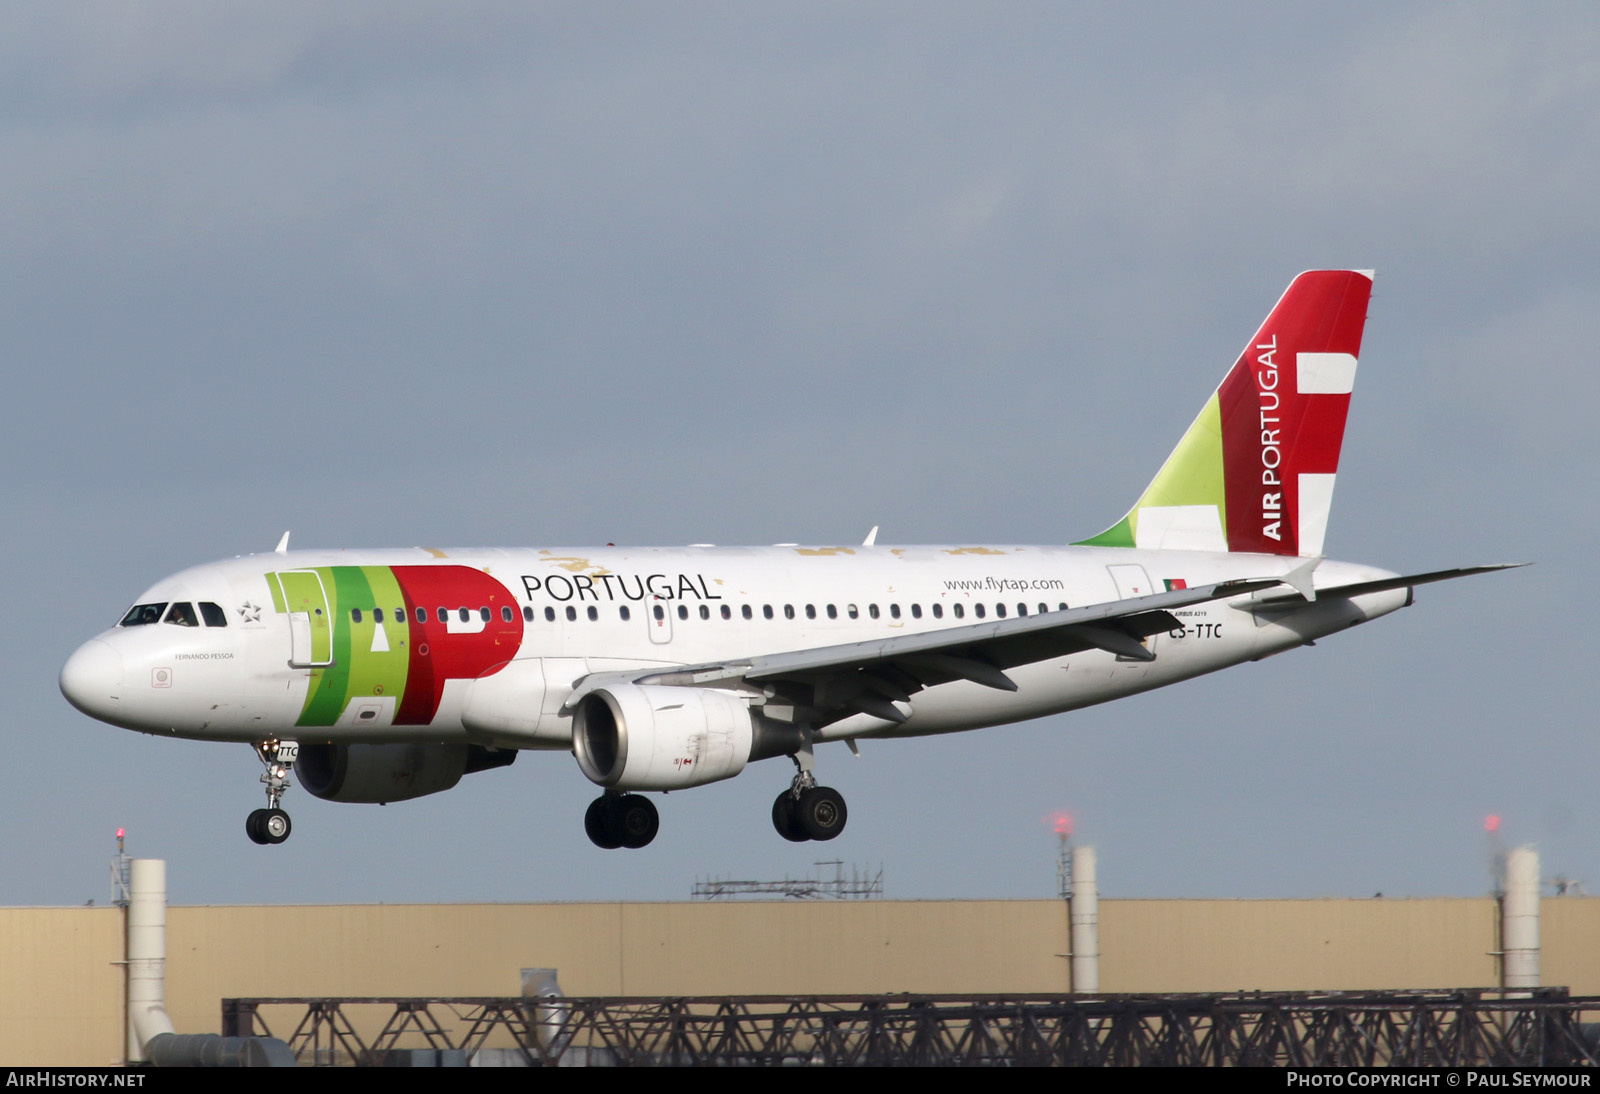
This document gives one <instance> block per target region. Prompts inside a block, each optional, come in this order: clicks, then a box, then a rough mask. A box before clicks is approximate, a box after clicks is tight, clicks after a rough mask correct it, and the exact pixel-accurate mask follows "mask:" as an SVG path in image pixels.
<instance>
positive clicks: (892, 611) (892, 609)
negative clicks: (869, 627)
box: [889, 604, 900, 619]
mask: <svg viewBox="0 0 1600 1094" xmlns="http://www.w3.org/2000/svg"><path fill="white" fill-rule="evenodd" d="M889 618H890V619H899V618H900V605H898V604H890V605H889Z"/></svg>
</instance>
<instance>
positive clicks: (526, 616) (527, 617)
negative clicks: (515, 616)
mask: <svg viewBox="0 0 1600 1094" xmlns="http://www.w3.org/2000/svg"><path fill="white" fill-rule="evenodd" d="M522 621H523V622H524V623H532V622H533V609H532V608H530V607H528V606H526V605H524V606H523V608H522Z"/></svg>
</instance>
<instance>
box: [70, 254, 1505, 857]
mask: <svg viewBox="0 0 1600 1094" xmlns="http://www.w3.org/2000/svg"><path fill="white" fill-rule="evenodd" d="M1371 290H1372V273H1371V271H1364V270H1317V271H1311V272H1307V273H1303V274H1301V275H1299V276H1298V277H1296V278H1295V279H1294V280H1293V282H1291V284H1290V285H1289V287H1288V289H1287V290H1286V291H1285V292H1284V294H1283V296H1282V297H1281V298H1280V299H1279V301H1278V303H1277V305H1276V306H1275V307H1274V308H1273V309H1272V311H1271V313H1270V314H1269V315H1268V316H1267V319H1266V321H1265V322H1264V323H1263V324H1262V325H1261V327H1260V329H1259V330H1258V331H1257V332H1256V334H1255V336H1254V337H1253V338H1252V339H1251V340H1250V341H1249V343H1248V344H1247V345H1246V347H1245V349H1244V351H1243V352H1242V353H1241V354H1240V356H1239V357H1238V359H1237V360H1236V362H1235V363H1234V364H1233V366H1232V368H1231V369H1230V370H1229V371H1228V373H1227V375H1226V377H1225V378H1224V379H1223V381H1222V384H1221V386H1220V387H1218V388H1217V389H1216V391H1215V392H1214V393H1213V394H1212V395H1211V397H1210V398H1209V399H1208V400H1207V401H1206V403H1205V404H1204V406H1203V407H1202V408H1201V410H1200V414H1199V416H1198V417H1197V418H1196V419H1195V420H1194V422H1193V424H1192V425H1190V426H1189V428H1188V430H1187V431H1186V432H1185V433H1184V434H1183V436H1182V438H1181V439H1180V440H1179V442H1178V445H1177V447H1176V448H1175V449H1174V450H1173V452H1172V454H1171V455H1170V456H1169V457H1168V458H1167V461H1166V462H1165V464H1163V465H1162V467H1161V469H1160V470H1159V472H1158V473H1157V474H1156V477H1155V479H1154V480H1153V481H1152V482H1151V483H1150V485H1149V486H1148V487H1147V488H1146V490H1145V491H1144V493H1143V494H1142V495H1141V496H1140V497H1139V499H1138V501H1137V502H1135V503H1134V505H1133V507H1132V508H1131V509H1129V510H1128V512H1127V514H1126V515H1125V516H1124V517H1123V518H1122V519H1121V520H1120V521H1118V522H1117V523H1116V524H1114V525H1112V526H1111V527H1110V528H1108V529H1106V530H1105V531H1103V532H1101V533H1100V534H1099V535H1096V536H1093V537H1091V538H1089V539H1085V540H1081V541H1079V542H1076V543H1073V544H1070V545H1063V546H1006V545H997V544H987V543H967V544H952V545H947V546H922V547H889V546H879V545H878V544H877V543H876V533H877V529H876V528H874V529H873V531H872V534H870V535H868V536H867V537H866V541H865V542H863V543H850V544H819V545H810V546H802V545H797V544H780V545H777V546H772V547H732V548H728V547H712V546H706V545H699V546H690V547H679V548H657V547H650V548H637V547H616V546H611V545H607V546H605V547H601V548H547V549H543V550H513V549H488V550H474V549H461V550H458V549H444V550H441V549H437V548H412V549H397V550H370V551H358V550H348V551H346V550H339V551H333V550H313V551H299V550H296V551H290V550H289V549H288V540H289V535H288V533H285V534H284V537H283V539H282V540H281V541H280V542H279V544H278V546H277V549H276V550H275V551H273V552H270V553H262V554H254V555H246V556H242V557H239V558H234V559H231V560H229V561H224V562H216V563H211V564H209V565H204V566H197V567H194V568H192V569H188V570H184V571H182V572H181V573H178V574H175V575H173V576H171V577H168V578H165V579H163V580H162V581H159V582H157V583H156V584H155V585H154V586H152V587H151V588H150V589H149V590H148V591H146V592H145V593H143V594H142V595H141V596H140V597H139V598H138V600H137V602H136V603H134V604H133V606H132V607H130V608H129V609H128V610H127V611H126V612H125V613H124V614H123V615H122V617H121V620H120V622H118V623H117V625H116V626H114V627H112V628H111V629H109V630H107V631H105V632H103V633H102V634H100V635H98V636H97V637H95V638H93V639H90V640H89V641H88V642H86V643H84V644H83V646H81V647H80V648H79V649H78V650H77V651H76V652H75V653H73V654H72V656H71V658H70V659H69V660H68V661H67V663H66V665H65V667H64V668H63V669H62V671H61V691H62V693H63V694H64V695H65V696H66V698H67V699H68V701H70V702H71V703H72V705H73V706H75V707H77V708H78V709H79V710H80V711H82V712H83V713H85V714H88V715H90V716H91V717H94V718H98V719H100V720H101V721H104V722H109V723H110V724H112V725H115V726H121V727H124V728H127V729H133V730H138V731H139V732H142V733H149V734H153V735H165V736H173V737H184V738H190V739H195V740H207V741H235V742H241V743H248V744H250V745H251V746H252V747H253V748H254V749H255V752H256V755H257V757H258V758H259V759H260V761H261V763H262V764H263V765H264V767H265V773H264V774H263V775H262V776H261V781H262V782H263V783H265V787H266V796H267V806H266V808H264V809H257V810H255V811H254V812H252V813H251V814H250V815H249V817H248V819H247V821H246V826H245V828H246V832H247V834H248V835H249V837H250V838H251V839H252V840H254V841H255V842H256V843H259V844H276V843H282V842H283V841H284V840H285V839H287V838H288V836H289V832H290V821H289V815H288V814H287V813H286V812H285V811H284V810H283V809H282V807H281V802H282V798H283V795H284V793H285V791H286V790H287V789H288V788H289V785H290V784H289V773H290V771H291V770H293V772H294V773H295V775H296V777H297V778H298V779H299V781H300V785H301V786H302V787H303V788H305V789H306V790H307V791H309V792H310V793H311V794H313V795H315V796H316V797H318V798H322V799H326V800H329V801H336V802H365V803H387V802H393V801H403V800H406V799H409V798H415V797H420V796H422V795H424V794H434V793H438V792H440V791H444V790H449V789H451V788H452V787H454V786H455V785H456V784H457V783H458V782H459V781H460V780H461V779H462V778H463V777H464V776H467V775H471V774H473V773H475V772H479V771H485V770H488V769H492V768H497V767H503V766H505V765H507V764H510V763H512V762H513V761H514V760H515V759H516V758H517V756H518V754H519V753H521V752H524V751H558V752H570V753H571V754H572V755H573V756H574V757H575V758H576V760H577V764H578V769H579V770H580V771H581V772H582V773H583V774H584V776H585V777H587V778H588V779H589V780H590V781H591V782H593V783H595V784H596V785H597V786H598V787H600V788H601V793H600V795H599V796H598V797H597V798H595V799H594V801H593V803H592V804H591V805H590V806H589V808H588V810H587V813H586V814H585V817H584V828H585V830H586V832H587V834H588V836H589V838H590V839H591V840H592V841H593V842H594V843H595V844H597V845H598V846H600V847H603V848H619V847H628V848H639V847H644V846H645V845H647V844H648V843H650V842H651V840H652V839H654V837H655V835H656V832H657V830H658V828H659V824H660V820H659V815H658V813H657V810H656V807H655V805H654V803H653V802H652V800H651V799H650V798H649V797H646V796H645V792H649V791H672V790H681V789H686V788H689V787H695V786H702V785H705V784H707V783H712V782H717V781H719V780H721V779H728V778H732V777H733V776H735V775H738V774H740V773H741V772H742V771H743V770H744V769H745V767H746V765H748V764H750V763H751V762H753V761H756V760H766V759H776V758H779V757H787V758H788V759H789V760H790V761H792V763H793V766H794V774H793V776H792V778H791V779H790V780H789V784H788V786H787V787H785V788H783V789H782V791H781V792H780V793H779V794H778V796H777V799H776V800H775V801H774V802H773V806H772V824H773V827H774V828H775V829H776V830H777V832H778V834H779V835H780V836H782V837H783V838H784V839H787V840H791V841H795V842H801V841H805V840H830V839H833V838H835V837H836V836H838V835H839V834H840V833H841V832H842V831H843V830H844V827H845V822H846V818H847V810H846V806H845V801H844V798H843V797H842V796H841V795H840V794H839V793H838V792H837V791H836V790H834V789H832V788H830V787H827V786H824V785H822V784H821V783H819V781H818V779H817V769H818V768H817V751H818V746H819V745H823V744H831V743H835V742H843V743H844V744H845V745H846V746H847V747H849V748H850V749H851V750H852V751H854V750H855V748H856V742H857V741H859V740H863V739H868V738H872V739H886V738H900V737H917V736H924V735H928V734H935V733H953V732H957V731H960V730H969V729H977V728H980V727H984V726H994V725H1000V724H1003V723H1007V722H1017V721H1022V720H1024V719H1029V718H1039V717H1042V716H1044V715H1048V714H1057V713H1060V712H1063V711H1069V710H1075V709H1078V708H1080V707H1085V706H1089V705H1092V704H1095V703H1104V702H1108V701H1110V700H1113V699H1120V698H1122V697H1124V696H1128V695H1134V694H1137V693H1139V692H1143V691H1149V690H1151V689H1153V688H1159V687H1164V686H1166V685H1168V684H1174V683H1177V682H1178V681H1180V680H1187V679H1190V678H1191V677H1195V676H1200V675H1203V674H1205V673H1210V672H1215V671H1216V670H1218V669H1223V668H1228V667H1229V666H1233V665H1239V664H1242V663H1244V662H1247V661H1259V660H1261V659H1262V658H1264V657H1269V656H1271V655H1273V654H1277V653H1282V652H1284V651H1286V650H1289V649H1293V648H1295V647H1297V646H1309V645H1311V644H1313V643H1314V642H1315V641H1316V640H1318V639H1320V638H1323V637H1325V636H1327V635H1331V634H1333V633H1335V632H1336V631H1342V630H1345V629H1347V628H1349V627H1353V626H1355V625H1357V624H1360V623H1365V622H1368V621H1369V620H1373V619H1376V618H1378V617H1379V616H1383V615H1387V614H1389V613H1390V612H1393V611H1395V610H1397V609H1399V608H1402V607H1406V606H1408V605H1409V604H1411V602H1412V595H1413V589H1414V588H1415V587H1416V586H1418V585H1422V584H1426V583H1429V582H1435V581H1441V580H1445V579H1450V578H1456V577H1463V576H1466V575H1469V574H1476V573H1482V572H1485V571H1488V570H1496V569H1502V568H1504V567H1503V566H1474V567H1464V568H1458V569H1450V570H1440V571H1434V572H1430V573H1420V574H1412V575H1409V576H1402V575H1399V574H1395V573H1392V572H1390V571H1387V570H1382V569H1378V568H1376V567H1372V566H1365V565H1357V564H1352V563H1344V562H1335V561H1332V560H1328V559H1324V558H1323V539H1324V536H1325V533H1326V530H1327V524H1328V513H1329V509H1330V506H1331V503H1332V499H1333V485H1334V478H1335V475H1336V473H1337V471H1338V463H1339V450H1340V446H1341V442H1342V439H1343V435H1344V427H1345V417H1346V412H1347V411H1348V409H1349V405H1350V393H1351V389H1352V386H1353V384H1354V381H1355V372H1356V364H1357V359H1358V357H1359V355H1360V349H1361V336H1362V330H1363V327H1364V325H1365V322H1366V316H1367V305H1368V300H1369V297H1370V295H1371Z"/></svg>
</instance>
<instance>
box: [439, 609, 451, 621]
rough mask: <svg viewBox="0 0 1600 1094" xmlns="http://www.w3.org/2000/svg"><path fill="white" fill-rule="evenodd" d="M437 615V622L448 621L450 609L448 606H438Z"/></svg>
mask: <svg viewBox="0 0 1600 1094" xmlns="http://www.w3.org/2000/svg"><path fill="white" fill-rule="evenodd" d="M438 616H439V622H441V623H448V622H450V609H449V608H440V609H439V611H438Z"/></svg>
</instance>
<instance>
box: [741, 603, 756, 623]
mask: <svg viewBox="0 0 1600 1094" xmlns="http://www.w3.org/2000/svg"><path fill="white" fill-rule="evenodd" d="M739 614H741V615H743V616H744V617H745V618H746V619H751V618H754V616H755V614H756V613H755V612H753V611H751V610H750V605H748V604H746V605H745V606H744V607H742V608H740V609H739Z"/></svg>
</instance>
